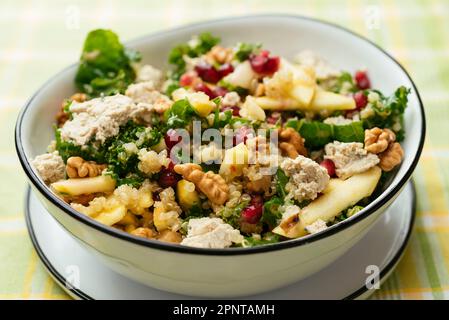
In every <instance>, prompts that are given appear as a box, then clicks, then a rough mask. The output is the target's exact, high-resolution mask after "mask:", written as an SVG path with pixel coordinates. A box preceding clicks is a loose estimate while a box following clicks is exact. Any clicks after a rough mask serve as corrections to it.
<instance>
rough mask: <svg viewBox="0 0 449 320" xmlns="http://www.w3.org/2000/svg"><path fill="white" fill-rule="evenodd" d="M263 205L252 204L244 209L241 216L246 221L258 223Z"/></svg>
mask: <svg viewBox="0 0 449 320" xmlns="http://www.w3.org/2000/svg"><path fill="white" fill-rule="evenodd" d="M262 213H263V206H255V205H250V206H248V207H246V208H245V209H243V210H242V213H241V217H242V220H243V221H244V222H247V223H257V222H259V220H260V218H261V217H262Z"/></svg>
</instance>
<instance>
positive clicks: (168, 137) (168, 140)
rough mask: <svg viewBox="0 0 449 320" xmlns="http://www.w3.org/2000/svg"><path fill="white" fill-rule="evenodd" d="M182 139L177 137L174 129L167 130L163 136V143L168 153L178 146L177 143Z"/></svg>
mask: <svg viewBox="0 0 449 320" xmlns="http://www.w3.org/2000/svg"><path fill="white" fill-rule="evenodd" d="M181 139H182V137H181V136H180V135H178V133H177V132H176V130H174V129H169V130H168V131H167V133H166V134H165V136H164V141H165V145H166V146H167V149H168V152H170V151H171V149H172V148H173V147H174V146H175V145H176V144H178V143H179V142H181Z"/></svg>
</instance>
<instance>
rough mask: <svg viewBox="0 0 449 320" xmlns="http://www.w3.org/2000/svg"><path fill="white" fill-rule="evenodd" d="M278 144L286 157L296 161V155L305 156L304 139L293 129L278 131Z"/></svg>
mask: <svg viewBox="0 0 449 320" xmlns="http://www.w3.org/2000/svg"><path fill="white" fill-rule="evenodd" d="M279 142H280V143H279V149H281V151H282V153H283V154H286V155H287V156H288V157H290V158H292V159H296V157H297V156H298V155H302V156H305V157H306V156H307V149H306V148H305V147H304V139H303V137H301V135H300V134H299V133H298V132H297V131H296V130H295V129H293V128H282V129H279Z"/></svg>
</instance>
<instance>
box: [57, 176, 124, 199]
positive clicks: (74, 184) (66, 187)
mask: <svg viewBox="0 0 449 320" xmlns="http://www.w3.org/2000/svg"><path fill="white" fill-rule="evenodd" d="M51 188H52V189H53V190H55V191H56V192H57V193H60V194H62V195H69V196H79V195H82V194H91V193H100V192H112V191H114V189H115V180H114V179H112V178H111V176H108V175H104V176H97V177H93V178H76V179H67V180H61V181H57V182H55V183H52V184H51Z"/></svg>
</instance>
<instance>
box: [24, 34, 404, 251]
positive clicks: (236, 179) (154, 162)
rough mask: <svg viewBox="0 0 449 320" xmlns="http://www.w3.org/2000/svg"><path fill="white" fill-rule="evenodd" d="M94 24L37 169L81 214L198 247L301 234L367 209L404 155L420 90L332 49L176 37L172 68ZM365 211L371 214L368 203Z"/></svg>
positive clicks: (283, 238)
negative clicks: (373, 76) (352, 67)
mask: <svg viewBox="0 0 449 320" xmlns="http://www.w3.org/2000/svg"><path fill="white" fill-rule="evenodd" d="M140 58H141V55H140V53H139V52H137V51H134V50H131V49H129V48H126V47H124V46H123V45H122V44H121V43H120V41H119V38H118V37H117V35H116V34H115V33H113V32H112V31H110V30H102V29H99V30H94V31H92V32H90V33H89V35H88V36H87V39H86V41H85V44H84V48H83V52H82V55H81V60H80V63H79V65H78V69H77V72H76V76H75V79H74V81H75V84H76V87H77V92H73V95H72V96H70V97H67V99H65V100H64V101H62V102H61V108H60V111H59V112H58V113H57V114H56V115H55V136H54V140H53V141H49V146H48V150H47V152H46V153H44V154H41V155H38V156H36V157H35V158H34V159H33V160H32V165H33V167H34V169H35V171H36V172H37V173H38V175H39V176H40V178H41V179H42V180H43V181H44V183H45V184H46V185H47V186H48V188H50V189H51V191H52V192H53V193H54V194H56V195H57V196H59V197H60V198H61V199H63V200H64V201H65V202H67V203H68V204H70V206H71V207H72V208H73V209H75V210H77V211H78V212H80V213H82V214H84V215H86V216H88V217H90V218H91V219H94V220H96V221H98V222H100V223H102V224H105V225H107V226H110V227H111V228H116V229H119V230H121V231H123V232H127V233H130V234H132V235H134V236H137V237H144V238H148V239H156V240H159V241H165V242H171V243H178V244H181V245H184V246H190V247H199V248H228V247H252V246H260V245H266V244H271V243H276V242H281V241H286V240H289V239H294V238H299V237H304V236H307V235H309V234H314V233H318V232H322V231H324V230H325V229H326V228H328V227H329V226H331V225H333V224H337V223H340V222H341V221H343V220H345V219H347V218H349V217H351V216H353V215H355V214H359V213H358V212H359V211H361V210H362V209H363V208H364V206H366V205H368V204H369V203H370V202H371V201H372V200H373V199H374V198H375V197H376V196H377V195H378V194H379V191H382V190H383V189H384V188H385V185H386V184H387V183H388V181H389V177H390V176H391V175H394V173H395V169H397V168H398V167H399V166H400V165H401V162H402V159H403V156H404V152H403V149H402V147H401V141H402V140H403V139H404V135H405V132H404V126H403V113H404V111H405V109H406V107H407V96H408V94H409V92H410V89H409V88H406V87H403V86H401V87H398V88H397V89H396V90H395V91H394V92H390V93H383V92H380V91H379V90H376V89H374V88H373V87H372V86H371V82H370V79H369V76H368V74H369V70H363V69H361V70H359V71H357V72H355V74H351V73H349V72H346V71H344V70H340V69H339V68H338V66H334V65H331V64H329V63H328V62H327V61H326V59H325V57H321V56H319V55H317V54H315V53H314V52H312V51H309V50H306V51H301V52H299V53H298V54H297V55H295V56H294V57H281V56H279V55H276V52H275V48H265V47H264V46H263V44H259V43H243V42H241V43H235V44H234V45H232V46H223V45H221V44H220V39H219V38H218V37H215V36H214V35H212V34H209V33H201V34H199V35H196V36H193V37H192V39H191V40H190V41H188V42H187V43H183V44H179V45H177V46H175V47H174V48H173V49H172V50H171V51H170V53H169V55H168V57H167V59H168V62H169V64H170V67H169V68H168V70H165V71H163V70H160V69H158V68H156V67H154V66H152V65H149V64H141V63H139V61H140ZM360 214H363V212H362V213H360Z"/></svg>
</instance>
